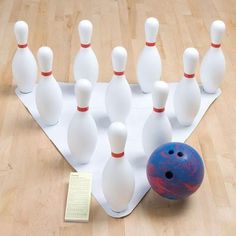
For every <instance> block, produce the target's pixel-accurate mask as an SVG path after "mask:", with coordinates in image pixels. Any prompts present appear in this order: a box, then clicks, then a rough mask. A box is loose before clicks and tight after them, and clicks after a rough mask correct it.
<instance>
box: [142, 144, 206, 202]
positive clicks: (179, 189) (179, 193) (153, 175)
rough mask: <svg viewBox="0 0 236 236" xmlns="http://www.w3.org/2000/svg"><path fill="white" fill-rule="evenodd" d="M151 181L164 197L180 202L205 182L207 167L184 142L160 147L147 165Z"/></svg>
mask: <svg viewBox="0 0 236 236" xmlns="http://www.w3.org/2000/svg"><path fill="white" fill-rule="evenodd" d="M146 171H147V178H148V181H149V183H150V185H151V187H152V189H153V190H154V191H155V192H157V193H158V194H160V195H161V196H162V197H165V198H168V199H173V200H178V199H184V198H186V197H188V196H189V195H191V194H192V193H194V192H195V191H196V190H197V189H198V188H199V186H200V185H201V183H202V180H203V177H204V164H203V160H202V158H201V156H200V155H199V154H198V152H197V151H196V150H195V149H194V148H192V147H191V146H189V145H187V144H184V143H175V142H173V143H167V144H164V145H162V146H160V147H158V148H157V149H156V150H155V151H154V152H153V153H152V155H151V156H150V158H149V160H148V163H147V169H146Z"/></svg>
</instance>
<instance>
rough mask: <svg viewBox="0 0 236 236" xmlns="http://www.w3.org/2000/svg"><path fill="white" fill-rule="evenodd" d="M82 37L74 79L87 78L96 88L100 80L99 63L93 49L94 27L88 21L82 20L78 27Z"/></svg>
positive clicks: (76, 58)
mask: <svg viewBox="0 0 236 236" xmlns="http://www.w3.org/2000/svg"><path fill="white" fill-rule="evenodd" d="M78 31H79V36H80V46H81V47H80V50H79V52H78V53H77V55H76V57H75V61H74V79H75V80H76V81H78V80H79V79H82V78H86V79H88V80H89V81H90V82H91V83H92V85H93V86H94V85H95V83H96V82H97V80H98V73H99V67H98V61H97V57H96V55H95V53H94V51H93V49H92V47H91V37H92V32H93V25H92V23H91V22H90V21H88V20H82V21H80V23H79V27H78Z"/></svg>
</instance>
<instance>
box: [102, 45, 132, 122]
mask: <svg viewBox="0 0 236 236" xmlns="http://www.w3.org/2000/svg"><path fill="white" fill-rule="evenodd" d="M126 63H127V51H126V50H125V48H123V47H115V48H114V49H113V50H112V67H113V73H114V74H113V77H112V80H111V81H110V83H109V85H108V87H107V91H106V99H105V103H106V110H107V114H108V116H109V118H110V120H111V122H114V121H120V122H123V123H124V122H125V121H126V119H127V117H128V115H129V113H130V109H131V102H132V93H131V89H130V86H129V84H128V82H127V80H126V77H125V67H126Z"/></svg>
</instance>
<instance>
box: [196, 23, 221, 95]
mask: <svg viewBox="0 0 236 236" xmlns="http://www.w3.org/2000/svg"><path fill="white" fill-rule="evenodd" d="M224 32H225V24H224V22H223V21H220V20H216V21H214V22H213V23H212V25H211V47H210V48H209V49H208V51H207V52H206V54H205V56H204V57H203V60H202V63H201V68H200V79H201V82H202V85H203V88H204V90H205V91H206V92H207V93H215V92H216V91H217V90H218V88H219V87H220V84H221V82H222V80H223V78H224V74H225V57H224V54H223V51H222V49H221V47H220V46H221V39H222V37H223V35H224Z"/></svg>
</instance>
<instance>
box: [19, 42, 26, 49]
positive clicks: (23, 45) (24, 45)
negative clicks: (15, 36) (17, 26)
mask: <svg viewBox="0 0 236 236" xmlns="http://www.w3.org/2000/svg"><path fill="white" fill-rule="evenodd" d="M17 46H18V48H19V49H21V48H27V47H28V44H27V43H25V44H18V45H17Z"/></svg>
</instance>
